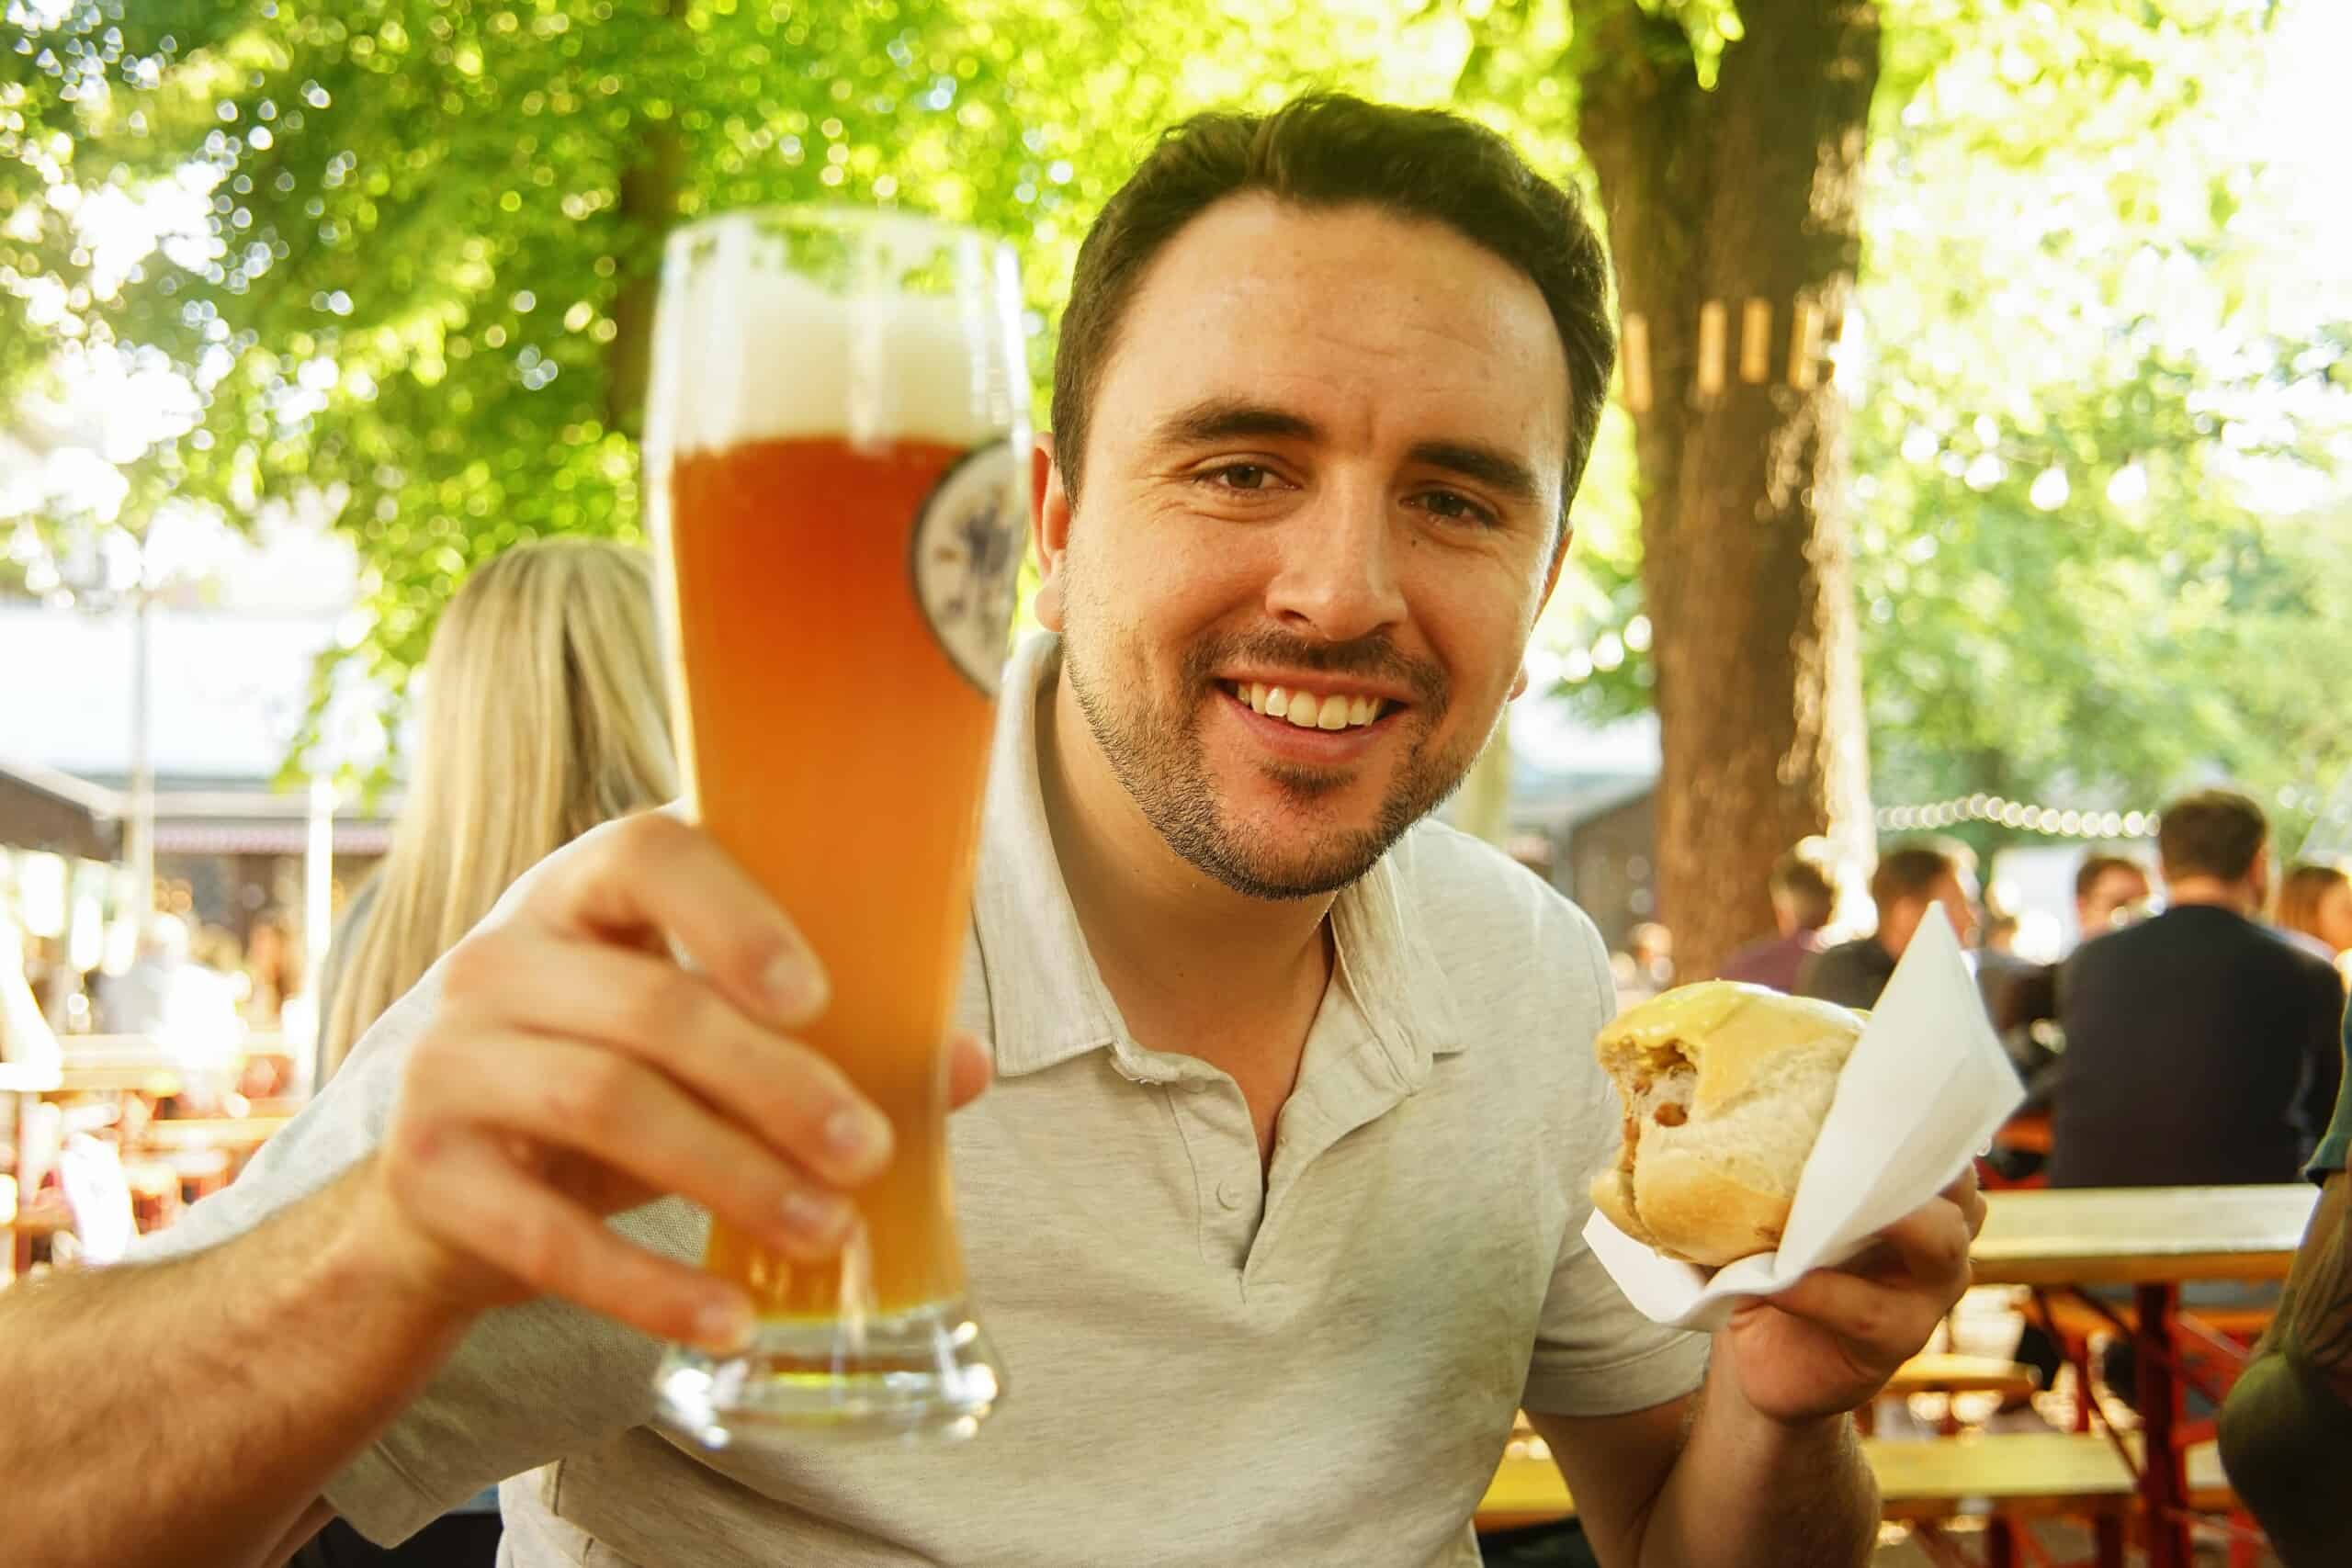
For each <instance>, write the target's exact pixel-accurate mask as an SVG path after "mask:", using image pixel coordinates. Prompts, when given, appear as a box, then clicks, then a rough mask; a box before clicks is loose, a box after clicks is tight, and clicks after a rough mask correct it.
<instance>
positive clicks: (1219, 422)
mask: <svg viewBox="0 0 2352 1568" xmlns="http://www.w3.org/2000/svg"><path fill="white" fill-rule="evenodd" d="M1152 434H1153V436H1154V438H1155V440H1156V441H1157V442H1158V443H1159V444H1160V445H1164V446H1182V445H1189V444H1192V443H1196V442H1202V441H1223V440H1225V439H1227V438H1228V437H1231V436H1236V435H1279V436H1284V437H1287V438H1289V439H1292V440H1297V441H1314V440H1317V439H1319V438H1320V437H1321V435H1322V434H1323V432H1322V427H1321V426H1319V425H1317V423H1315V422H1314V421H1313V420H1311V419H1308V418H1307V417H1306V415H1304V414H1296V413H1292V412H1288V411H1287V410H1284V409H1278V408H1275V407H1273V406H1272V405H1271V404H1267V403H1253V402H1249V401H1246V400H1243V399H1240V398H1204V399H1203V400H1201V401H1199V402H1197V403H1194V404H1193V405H1192V406H1191V407H1189V408H1182V409H1179V410H1177V411H1176V412H1174V413H1172V414H1170V415H1169V416H1168V417H1167V418H1166V419H1164V420H1161V421H1160V422H1159V428H1158V429H1157V430H1155V431H1154V432H1153V433H1152Z"/></svg>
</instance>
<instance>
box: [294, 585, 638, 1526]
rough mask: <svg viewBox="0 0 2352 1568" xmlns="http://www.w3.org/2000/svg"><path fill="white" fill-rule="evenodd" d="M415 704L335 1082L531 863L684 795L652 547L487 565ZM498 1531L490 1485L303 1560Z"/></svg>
mask: <svg viewBox="0 0 2352 1568" xmlns="http://www.w3.org/2000/svg"><path fill="white" fill-rule="evenodd" d="M419 717H420V724H419V731H418V733H419V739H418V743H417V758H416V773H415V777H414V779H413V783H412V784H411V786H410V789H409V791H408V797H407V800H406V802H405V804H404V805H403V806H402V807H401V817H400V821H399V822H398V823H397V824H396V825H395V826H394V828H393V829H392V843H391V849H390V852H388V853H387V854H386V855H385V857H384V863H383V865H382V867H381V868H380V869H379V871H378V872H377V874H376V875H375V876H374V877H373V878H372V879H370V880H369V881H368V883H367V884H366V885H365V886H362V887H361V888H360V890H359V891H358V893H357V894H356V895H355V896H354V897H353V898H352V901H351V907H350V908H348V909H347V910H345V914H344V918H343V921H342V925H341V929H340V930H339V931H338V932H337V938H336V941H335V942H334V943H333V944H332V946H331V947H330V949H329V957H328V960H327V963H326V966H325V974H324V976H323V977H322V983H321V994H320V998H319V1016H320V1019H321V1021H322V1022H321V1030H320V1057H319V1067H318V1074H317V1080H316V1081H317V1082H318V1083H321V1084H323V1083H324V1082H325V1081H326V1079H327V1078H328V1077H330V1076H332V1075H333V1074H334V1070H335V1069H336V1068H337V1067H338V1066H341V1065H342V1063H343V1060H344V1058H345V1056H346V1055H349V1053H350V1050H351V1046H352V1043H353V1042H354V1041H356V1040H357V1039H358V1038H359V1037H360V1036H361V1035H362V1034H364V1033H366V1032H367V1031H368V1025H370V1024H372V1023H374V1022H375V1021H376V1019H377V1018H378V1016H379V1014H381V1013H382V1012H383V1010H384V1009H385V1008H386V1007H388V1006H390V1003H391V1002H392V1001H393V1000H394V999H395V998H398V997H400V996H401V995H402V994H403V993H405V992H406V991H407V990H408V989H409V987H412V986H413V985H414V984H415V983H416V981H417V979H418V978H419V977H420V976H423V975H424V972H425V971H426V970H427V969H429V968H431V967H432V966H433V964H434V963H435V961H436V960H438V959H439V958H440V956H441V955H442V953H446V952H447V951H448V949H449V948H450V947H451V946H452V945H454V944H455V943H456V942H457V941H458V938H459V937H462V936H463V935H465V933H466V932H467V931H470V930H471V929H472V928H473V927H474V925H475V924H476V923H477V922H479V921H480V920H481V918H482V917H483V916H484V915H486V914H488V913H489V912H490V908H491V906H492V905H493V904H495V903H497V902H498V899H499V896H500V895H501V894H503V893H504V892H505V891H506V888H507V886H508V885H509V884H511V883H512V882H513V881H514V880H515V878H516V877H517V876H520V875H521V874H523V873H524V872H525V871H526V870H528V869H530V867H532V866H533V865H535V864H537V863H538V862H539V861H541V860H543V859H545V858H546V857H547V856H548V855H549V854H550V853H552V852H555V851H556V850H557V849H559V848H560V847H561V846H562V845H564V844H567V843H570V842H571V840H573V839H576V838H578V837H579V836H580V835H581V834H582V833H584V832H586V831H587V830H588V829H591V828H594V827H595V826H597V825H598V824H599V823H602V822H606V821H610V820H611V819H612V818H616V817H622V816H626V815H628V813H630V812H633V811H642V810H646V809H649V808H650V807H657V806H660V805H662V803H663V802H665V801H667V800H669V799H671V798H672V797H673V796H674V795H676V794H677V790H678V780H677V767H676V764H675V762H674V761H673V757H672V752H671V747H670V711H669V699H668V696H667V694H666V689H665V687H664V685H663V682H662V655H661V644H660V641H659V638H658V637H657V636H656V633H655V628H654V615H653V577H652V568H651V566H650V563H649V562H648V561H647V559H646V558H645V556H644V555H643V554H642V553H641V552H639V551H638V550H634V549H629V548H627V547H623V546H619V545H615V544H609V543H606V542H604V541H601V540H557V541H549V542H547V543H542V544H532V545H522V546H518V547H515V548H514V549H510V550H508V551H506V552H505V553H504V554H503V555H501V556H498V557H496V558H494V559H492V560H491V561H489V562H487V563H485V564H484V565H482V566H481V567H480V568H479V569H477V570H475V572H474V573H473V575H472V576H471V577H469V578H468V579H467V580H466V583H465V586H464V587H463V588H461V589H459V590H458V594H457V597H456V598H454V599H452V600H451V601H450V602H449V607H448V608H447V610H446V611H445V612H443V614H442V617H441V624H440V626H438V627H436V628H435V632H434V635H433V646H432V649H431V650H430V651H429V652H428V653H427V655H426V658H425V665H424V700H423V704H422V711H421V713H420V715H419ZM500 1533H501V1530H500V1521H499V1514H498V1495H497V1493H496V1492H494V1491H492V1492H485V1493H483V1494H481V1495H479V1496H477V1497H476V1498H475V1499H474V1500H473V1501H472V1502H471V1503H469V1504H468V1505H467V1506H465V1507H464V1508H462V1509H460V1510H458V1511H457V1512H455V1513H451V1514H448V1515H447V1516H445V1517H442V1518H440V1519H438V1520H436V1521H435V1522H434V1523H433V1524H431V1525H428V1526H426V1527H425V1528H424V1530H423V1531H421V1532H420V1533H419V1534H418V1535H416V1536H415V1537H414V1538H413V1539H412V1540H409V1541H407V1542H405V1543H404V1544H402V1545H401V1546H399V1547H397V1548H392V1549H390V1550H387V1549H385V1548H381V1547H377V1546H373V1545H370V1544H369V1543H368V1541H367V1540H366V1539H365V1538H363V1537H362V1536H361V1535H360V1534H359V1533H358V1532H357V1531H356V1530H354V1529H352V1528H351V1527H350V1526H349V1525H347V1524H345V1523H344V1522H343V1521H341V1520H339V1519H338V1520H336V1521H334V1523H332V1524H330V1525H328V1526H327V1527H326V1528H325V1529H322V1530H321V1531H320V1532H319V1534H318V1535H317V1536H315V1537H314V1538H312V1540H311V1541H310V1543H309V1544H308V1545H306V1546H305V1547H303V1549H302V1550H301V1551H300V1553H298V1554H297V1555H296V1556H295V1558H294V1560H293V1568H349V1565H354V1564H360V1563H410V1564H415V1565H417V1568H490V1564H491V1563H492V1562H494V1561H495V1559H496V1556H497V1551H498V1540H499V1536H500Z"/></svg>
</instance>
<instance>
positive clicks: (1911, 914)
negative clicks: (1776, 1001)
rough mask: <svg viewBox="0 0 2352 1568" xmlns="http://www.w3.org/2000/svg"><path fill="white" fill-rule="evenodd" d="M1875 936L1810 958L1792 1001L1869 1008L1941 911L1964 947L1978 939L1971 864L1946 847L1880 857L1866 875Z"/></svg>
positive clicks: (1964, 853) (1931, 844) (1960, 848)
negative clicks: (1931, 916)
mask: <svg viewBox="0 0 2352 1568" xmlns="http://www.w3.org/2000/svg"><path fill="white" fill-rule="evenodd" d="M1871 903H1873V904H1875V905H1877V906H1878V930H1876V931H1872V932H1871V934H1870V935H1868V936H1866V937H1859V938H1857V939H1856V940H1854V941H1852V942H1840V943H1838V945H1837V946H1836V947H1832V948H1828V949H1826V950H1825V951H1823V952H1820V953H1815V954H1814V956H1813V957H1812V959H1811V960H1810V961H1808V962H1807V963H1806V964H1805V966H1804V972H1803V973H1802V974H1801V975H1799V976H1798V977H1797V994H1798V995H1799V996H1804V997H1819V998H1821V999H1822V1000H1824V1001H1830V1002H1836V1003H1838V1005H1839V1006H1840V1007H1849V1008H1874V1007H1876V1006H1878V998H1879V993H1880V992H1882V991H1883V990H1885V989H1886V982H1887V981H1888V979H1889V978H1891V977H1892V976H1894V964H1895V960H1897V959H1899V958H1901V957H1902V956H1903V953H1904V950H1905V949H1906V948H1908V947H1909V946H1910V945H1911V938H1912V937H1913V935H1914V934H1916V933H1917V931H1918V930H1919V922H1920V921H1921V920H1924V919H1927V918H1928V909H1929V908H1933V907H1934V906H1935V905H1938V904H1941V905H1942V906H1943V908H1944V913H1945V914H1946V915H1948V916H1950V917H1951V929H1952V931H1953V932H1954V934H1956V935H1957V936H1958V937H1959V938H1960V944H1961V946H1962V947H1966V946H1967V945H1968V944H1969V942H1970V941H1971V940H1972V939H1973V937H1974V935H1975V933H1976V857H1975V856H1974V855H1973V854H1972V853H1971V852H1969V849H1968V847H1967V846H1966V845H1965V844H1955V843H1951V842H1949V841H1947V840H1929V841H1928V842H1924V843H1913V844H1905V845H1903V846H1901V847H1900V848H1897V849H1892V850H1889V851H1887V852H1886V853H1885V854H1883V855H1882V856H1880V857H1879V863H1878V869H1877V870H1876V871H1874V872H1872V873H1871Z"/></svg>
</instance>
